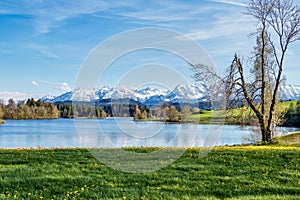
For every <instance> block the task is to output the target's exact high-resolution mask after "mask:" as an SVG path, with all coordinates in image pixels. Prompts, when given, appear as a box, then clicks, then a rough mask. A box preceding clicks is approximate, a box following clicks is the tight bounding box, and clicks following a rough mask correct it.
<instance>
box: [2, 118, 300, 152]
mask: <svg viewBox="0 0 300 200" xmlns="http://www.w3.org/2000/svg"><path fill="white" fill-rule="evenodd" d="M252 129H253V127H240V126H227V125H224V126H217V125H194V124H164V123H160V122H137V123H136V122H134V121H133V120H132V119H131V118H107V119H101V120H97V119H76V120H74V119H56V120H19V121H15V120H6V123H5V124H4V125H0V148H37V147H46V148H49V147H64V148H66V147H125V146H176V147H194V146H197V147H199V146H200V147H202V146H206V147H207V146H217V145H233V144H242V143H247V140H245V138H247V137H249V135H250V133H251V131H252ZM299 130H300V129H296V128H287V129H285V128H281V129H279V130H278V131H277V133H278V134H281V133H282V132H283V131H289V132H293V131H299Z"/></svg>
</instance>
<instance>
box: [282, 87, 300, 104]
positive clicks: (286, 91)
mask: <svg viewBox="0 0 300 200" xmlns="http://www.w3.org/2000/svg"><path fill="white" fill-rule="evenodd" d="M279 99H281V100H285V101H288V100H299V99H300V86H298V85H283V86H281V87H280V93H279Z"/></svg>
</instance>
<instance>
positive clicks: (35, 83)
mask: <svg viewBox="0 0 300 200" xmlns="http://www.w3.org/2000/svg"><path fill="white" fill-rule="evenodd" d="M31 84H32V85H34V86H36V87H38V86H39V84H38V83H37V82H36V81H31Z"/></svg>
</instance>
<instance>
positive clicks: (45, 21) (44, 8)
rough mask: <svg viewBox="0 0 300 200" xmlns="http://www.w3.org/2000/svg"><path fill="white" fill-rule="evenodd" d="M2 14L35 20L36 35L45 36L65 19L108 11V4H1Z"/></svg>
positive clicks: (79, 0)
mask: <svg viewBox="0 0 300 200" xmlns="http://www.w3.org/2000/svg"><path fill="white" fill-rule="evenodd" d="M0 8H1V10H0V14H1V13H3V14H22V15H30V16H31V17H32V18H33V22H34V25H35V29H36V33H37V34H43V33H47V32H49V31H50V29H51V28H55V27H59V26H60V25H61V24H60V23H61V22H62V21H63V20H65V19H68V18H72V17H76V16H78V15H82V14H93V13H97V12H99V11H103V10H106V9H107V8H108V4H107V3H105V2H103V1H101V0H76V1H68V0H60V1H34V0H31V1H27V0H20V1H18V2H6V1H2V2H0Z"/></svg>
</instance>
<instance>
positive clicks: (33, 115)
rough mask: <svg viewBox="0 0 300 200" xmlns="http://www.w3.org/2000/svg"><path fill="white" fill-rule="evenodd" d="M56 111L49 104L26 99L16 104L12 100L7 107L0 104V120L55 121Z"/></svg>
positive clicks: (57, 116) (57, 114) (57, 112)
mask: <svg viewBox="0 0 300 200" xmlns="http://www.w3.org/2000/svg"><path fill="white" fill-rule="evenodd" d="M57 118H59V111H58V109H57V108H56V107H55V106H54V105H53V104H51V103H47V102H46V103H44V102H42V101H41V100H37V101H35V100H34V99H28V100H27V101H26V102H25V101H20V102H18V103H17V104H16V103H15V102H14V100H13V99H10V100H9V101H8V104H7V105H4V103H3V102H2V103H1V104H0V119H14V120H18V119H57Z"/></svg>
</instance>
